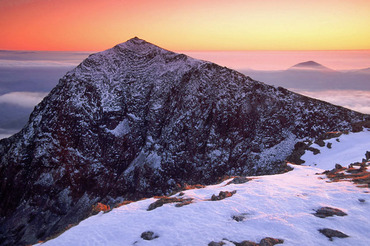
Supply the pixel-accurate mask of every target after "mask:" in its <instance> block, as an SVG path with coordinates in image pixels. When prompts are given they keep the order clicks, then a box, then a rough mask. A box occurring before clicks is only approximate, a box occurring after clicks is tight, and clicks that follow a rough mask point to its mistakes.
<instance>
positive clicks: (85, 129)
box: [0, 38, 369, 245]
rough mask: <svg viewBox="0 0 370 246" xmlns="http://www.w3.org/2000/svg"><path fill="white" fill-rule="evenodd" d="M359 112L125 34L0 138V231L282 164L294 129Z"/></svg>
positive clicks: (5, 234)
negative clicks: (16, 129) (15, 130)
mask: <svg viewBox="0 0 370 246" xmlns="http://www.w3.org/2000/svg"><path fill="white" fill-rule="evenodd" d="M365 119H369V116H368V115H363V114H360V113H357V112H353V111H351V110H348V109H345V108H342V107H339V106H334V105H331V104H328V103H325V102H322V101H319V100H315V99H311V98H308V97H305V96H302V95H298V94H296V93H292V92H290V91H288V90H286V89H284V88H275V87H272V86H269V85H266V84H264V83H261V82H258V81H255V80H252V79H251V78H249V77H246V76H244V75H243V74H241V73H238V72H236V71H233V70H230V69H228V68H225V67H221V66H218V65H216V64H214V63H211V62H206V61H200V60H196V59H192V58H190V57H187V56H185V55H183V54H177V53H174V52H171V51H167V50H164V49H162V48H160V47H157V46H155V45H153V44H150V43H148V42H146V41H144V40H141V39H138V38H133V39H131V40H128V41H127V42H125V43H122V44H119V45H117V46H115V47H113V48H111V49H109V50H106V51H103V52H100V53H96V54H93V55H90V56H89V57H88V58H87V59H85V60H84V61H83V62H82V63H81V64H80V65H78V66H77V67H76V68H74V69H73V70H71V71H70V72H68V73H67V74H66V75H65V76H64V77H63V78H61V79H60V81H59V84H58V85H57V86H56V87H55V88H54V89H53V90H52V91H51V92H50V94H49V95H48V96H47V97H45V98H44V100H43V101H42V102H41V103H40V104H38V105H37V106H36V108H35V110H34V111H33V113H32V114H31V116H30V119H29V121H28V123H27V124H26V126H25V127H24V128H23V129H22V130H21V131H20V132H19V133H17V134H15V135H13V136H12V137H10V138H7V139H2V140H0V156H1V159H0V192H1V193H0V209H1V210H0V218H1V219H0V242H2V243H1V244H2V245H24V244H29V243H35V242H37V241H38V240H44V239H45V238H47V237H49V236H51V235H54V234H55V233H58V232H60V231H62V230H64V229H65V228H66V227H68V226H69V225H71V224H75V223H78V222H79V221H81V220H82V219H84V218H86V217H87V216H88V215H89V214H90V213H91V208H92V206H93V205H94V204H97V203H98V202H102V203H105V204H109V205H114V204H117V203H119V202H122V201H123V200H129V199H132V200H137V199H140V198H144V197H151V196H154V195H163V194H169V193H171V192H175V191H178V190H181V189H183V188H184V187H186V186H187V185H195V184H203V185H206V184H213V183H215V182H217V181H218V180H219V179H220V178H222V177H224V176H228V175H262V174H275V173H281V172H284V171H285V170H286V169H287V166H286V163H285V159H286V158H287V157H288V156H289V155H290V154H291V152H292V151H293V149H294V146H295V144H296V143H297V142H298V141H301V140H302V139H313V138H315V137H317V136H319V135H321V134H322V133H324V132H328V131H344V130H351V129H352V124H354V123H358V122H361V121H363V120H365Z"/></svg>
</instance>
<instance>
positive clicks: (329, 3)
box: [0, 0, 370, 51]
mask: <svg viewBox="0 0 370 246" xmlns="http://www.w3.org/2000/svg"><path fill="white" fill-rule="evenodd" d="M369 13H370V1H369V0H351V1H348V0H311V1H297V0H279V1H277V0H263V1H256V0H253V1H252V0H232V1H230V0H202V1H198V0H182V1H180V0H158V1H152V0H151V1H149V0H135V1H132V0H105V1H100V0H60V1H52V0H16V1H14V0H0V36H1V39H0V49H2V50H54V51H55V50H63V51H66V50H69V51H73V50H74V51H99V50H105V49H107V48H109V47H112V46H114V45H115V44H118V43H121V42H124V41H126V40H128V39H130V38H132V37H134V36H138V37H140V38H142V39H145V40H147V41H149V42H152V43H155V44H157V45H159V46H161V47H165V48H167V49H170V50H363V49H370V32H369V31H368V30H369V26H370V14H369Z"/></svg>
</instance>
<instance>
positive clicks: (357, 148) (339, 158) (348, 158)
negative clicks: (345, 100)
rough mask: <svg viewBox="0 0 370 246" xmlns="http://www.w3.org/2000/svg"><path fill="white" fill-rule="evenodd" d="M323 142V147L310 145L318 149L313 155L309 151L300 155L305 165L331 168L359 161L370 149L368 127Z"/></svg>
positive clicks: (369, 131) (369, 130)
mask: <svg viewBox="0 0 370 246" xmlns="http://www.w3.org/2000/svg"><path fill="white" fill-rule="evenodd" d="M337 139H338V140H339V142H338V141H337ZM324 142H325V146H324V147H320V146H319V145H317V144H313V145H311V147H313V148H316V149H319V150H320V153H319V154H317V155H314V154H313V152H311V151H306V152H305V154H304V155H303V156H302V157H301V159H302V160H304V161H305V163H304V164H305V165H307V166H316V167H319V168H321V169H325V170H331V169H333V168H334V166H335V164H341V165H342V166H348V165H349V164H351V163H354V162H361V161H362V159H363V158H365V153H366V151H370V129H367V130H364V131H362V132H357V133H349V134H347V135H346V134H342V135H341V136H340V137H339V138H332V139H329V140H324ZM328 143H331V144H332V147H331V148H328V147H327V144H328Z"/></svg>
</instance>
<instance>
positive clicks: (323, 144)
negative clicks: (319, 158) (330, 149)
mask: <svg viewBox="0 0 370 246" xmlns="http://www.w3.org/2000/svg"><path fill="white" fill-rule="evenodd" d="M315 144H317V145H318V146H320V147H324V146H325V142H324V140H322V139H317V140H316V141H315Z"/></svg>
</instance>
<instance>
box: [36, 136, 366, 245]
mask: <svg viewBox="0 0 370 246" xmlns="http://www.w3.org/2000/svg"><path fill="white" fill-rule="evenodd" d="M327 141H330V142H332V143H333V144H332V148H331V149H329V148H327V147H323V148H320V147H318V146H316V147H317V148H320V151H321V153H320V154H318V155H316V156H313V155H312V156H311V155H310V152H307V153H306V154H305V155H304V156H303V159H304V160H305V161H306V163H307V164H308V165H312V166H299V165H293V164H291V167H293V168H294V170H292V171H290V172H288V173H284V174H279V175H267V176H255V177H250V181H248V182H246V183H243V184H229V185H227V183H228V182H230V181H231V180H232V179H229V180H226V181H224V182H222V183H220V184H217V185H212V186H207V187H205V188H202V189H192V190H187V191H184V192H183V193H184V194H180V193H177V194H175V195H173V196H172V197H178V198H180V197H182V198H185V199H186V198H192V199H193V203H191V204H189V205H186V206H182V207H176V206H175V205H176V203H168V204H164V205H163V206H162V207H158V208H156V209H154V210H151V211H147V209H148V207H149V205H150V204H152V203H153V202H155V201H156V200H157V199H156V198H150V199H146V200H142V201H138V202H134V203H131V204H128V205H124V206H121V207H119V208H115V209H113V210H112V211H110V212H108V213H103V212H100V213H99V214H97V215H95V216H92V217H89V218H88V219H86V220H84V221H82V222H81V223H80V224H79V225H78V226H75V227H72V228H71V229H69V230H67V231H66V232H65V233H63V234H62V235H61V236H59V237H57V238H55V239H53V240H50V241H47V242H45V243H43V244H42V246H44V245H45V246H48V245H58V246H60V245H120V246H122V245H208V244H209V243H210V242H212V241H214V242H220V241H222V240H223V242H224V243H225V244H224V245H234V244H233V243H231V242H230V241H233V242H242V241H244V240H249V241H253V242H256V243H258V242H260V240H261V239H262V238H265V237H273V238H278V239H283V240H284V244H283V245H357V246H360V245H364V246H365V245H369V242H370V241H369V240H370V239H369V238H370V230H369V228H370V215H369V211H370V189H369V188H359V187H357V186H356V185H355V184H353V183H351V182H330V180H329V179H328V178H327V177H326V176H325V175H323V174H319V173H322V172H323V171H324V169H332V168H333V167H334V165H335V164H336V163H340V164H342V165H348V164H350V163H348V161H350V162H354V161H361V160H362V159H363V158H364V157H365V153H366V150H370V131H367V130H365V131H363V132H360V133H351V134H349V135H342V136H340V137H339V142H338V141H336V139H331V140H327ZM349 153H351V154H354V155H353V156H350V154H349ZM347 157H348V158H347ZM329 160H331V162H329ZM342 160H343V161H342ZM314 164H317V166H313V165H314ZM319 167H320V168H319ZM234 190H235V191H236V193H235V194H234V195H233V196H231V197H227V198H225V199H223V200H219V201H211V200H210V198H211V197H212V195H213V194H215V195H218V194H219V192H220V191H230V192H231V191H234ZM321 207H332V208H338V209H340V210H341V211H343V212H344V213H346V214H347V215H346V216H336V215H334V216H332V217H326V218H319V217H316V216H314V213H315V211H316V210H318V209H319V208H321ZM233 217H234V218H233ZM235 218H238V219H237V220H239V221H237V220H236V219H235ZM324 228H330V229H333V230H339V231H341V232H343V233H344V234H346V235H348V236H349V237H347V238H337V237H334V238H333V241H330V240H329V239H328V238H327V237H326V236H324V235H323V234H321V233H320V232H319V231H318V230H319V229H324ZM146 231H152V232H153V233H154V236H155V237H156V236H157V238H154V239H152V240H144V239H143V238H141V234H142V233H143V232H146ZM38 245H40V244H38Z"/></svg>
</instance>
